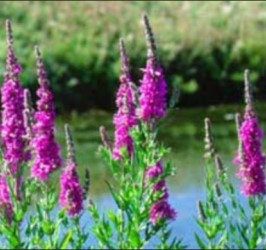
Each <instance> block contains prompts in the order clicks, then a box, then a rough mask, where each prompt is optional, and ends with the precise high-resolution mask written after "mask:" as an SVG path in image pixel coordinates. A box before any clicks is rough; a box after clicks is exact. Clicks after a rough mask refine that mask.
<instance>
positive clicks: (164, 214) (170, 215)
mask: <svg viewBox="0 0 266 250" xmlns="http://www.w3.org/2000/svg"><path fill="white" fill-rule="evenodd" d="M175 218H176V212H175V210H174V209H172V208H171V207H170V205H169V203H168V202H167V200H166V199H160V200H158V201H156V202H155V203H154V204H153V205H152V207H151V211H150V220H151V222H152V223H153V224H156V222H157V220H158V219H165V220H169V219H172V220H174V219H175Z"/></svg>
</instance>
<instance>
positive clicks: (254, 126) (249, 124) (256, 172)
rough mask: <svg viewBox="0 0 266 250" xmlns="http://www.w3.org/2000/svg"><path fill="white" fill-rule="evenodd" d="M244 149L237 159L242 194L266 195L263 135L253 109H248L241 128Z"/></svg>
mask: <svg viewBox="0 0 266 250" xmlns="http://www.w3.org/2000/svg"><path fill="white" fill-rule="evenodd" d="M239 133H240V135H239V136H240V140H241V145H242V149H241V150H240V151H241V152H239V154H240V153H241V154H242V155H239V154H238V155H237V157H236V158H235V162H236V163H238V164H240V169H239V171H238V173H237V175H238V177H239V178H240V179H241V180H242V187H241V189H242V192H243V193H244V194H245V195H257V194H265V192H266V184H265V174H264V167H265V157H264V155H263V153H262V137H263V133H262V130H261V129H260V127H259V123H258V118H257V116H256V115H255V114H254V112H253V110H252V108H251V107H247V109H246V112H245V114H244V120H243V122H242V124H241V126H240V131H239Z"/></svg>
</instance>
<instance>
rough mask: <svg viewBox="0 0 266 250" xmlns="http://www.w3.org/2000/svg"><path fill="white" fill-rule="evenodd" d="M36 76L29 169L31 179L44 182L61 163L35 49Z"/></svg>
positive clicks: (49, 97)
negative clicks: (37, 85)
mask: <svg viewBox="0 0 266 250" xmlns="http://www.w3.org/2000/svg"><path fill="white" fill-rule="evenodd" d="M35 50H36V58H37V75H38V82H39V85H40V87H39V88H38V90H37V96H38V97H39V100H38V101H37V110H36V112H35V114H34V120H35V123H34V125H33V128H32V129H33V139H32V147H33V149H34V161H33V166H32V169H31V174H32V176H33V177H36V178H38V179H39V180H46V179H47V178H48V176H49V174H50V173H51V172H52V171H54V170H55V169H57V168H58V167H59V166H60V165H61V162H62V159H61V157H60V149H59V146H58V144H57V142H56V140H55V135H54V132H55V107H54V103H53V95H52V92H51V91H50V89H49V83H48V80H47V76H46V71H45V68H44V64H43V60H42V58H41V54H40V51H39V49H38V48H37V47H36V49H35Z"/></svg>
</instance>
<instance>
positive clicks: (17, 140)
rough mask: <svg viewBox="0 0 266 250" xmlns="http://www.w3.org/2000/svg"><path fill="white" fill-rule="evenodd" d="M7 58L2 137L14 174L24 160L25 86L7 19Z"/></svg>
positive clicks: (7, 160) (5, 156)
mask: <svg viewBox="0 0 266 250" xmlns="http://www.w3.org/2000/svg"><path fill="white" fill-rule="evenodd" d="M6 33H7V45H8V47H7V58H6V70H5V74H4V82H3V86H2V88H1V95H2V124H1V137H2V138H1V139H2V144H3V154H4V159H5V161H6V162H7V163H8V166H9V167H10V171H11V173H12V175H14V174H15V173H16V172H17V171H18V169H19V164H20V163H21V162H23V161H24V139H23V136H24V135H25V134H26V132H25V128H24V121H23V88H22V87H21V84H20V81H19V73H20V72H21V66H20V65H19V63H18V62H17V58H16V56H15V53H14V49H13V38H12V29H11V22H10V21H9V20H7V21H6Z"/></svg>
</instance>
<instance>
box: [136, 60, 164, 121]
mask: <svg viewBox="0 0 266 250" xmlns="http://www.w3.org/2000/svg"><path fill="white" fill-rule="evenodd" d="M143 72H144V75H143V79H142V80H141V86H140V98H139V105H140V107H139V109H138V115H139V117H140V118H141V119H142V120H143V121H149V120H152V119H156V118H160V117H163V116H164V115H165V112H166V93H167V84H166V81H165V78H164V74H163V70H162V68H161V67H160V66H159V65H154V64H153V63H152V59H149V60H148V62H147V65H146V68H145V69H143Z"/></svg>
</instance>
